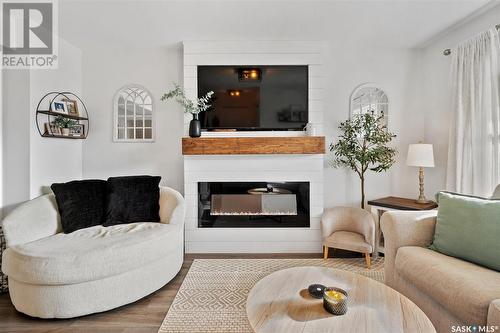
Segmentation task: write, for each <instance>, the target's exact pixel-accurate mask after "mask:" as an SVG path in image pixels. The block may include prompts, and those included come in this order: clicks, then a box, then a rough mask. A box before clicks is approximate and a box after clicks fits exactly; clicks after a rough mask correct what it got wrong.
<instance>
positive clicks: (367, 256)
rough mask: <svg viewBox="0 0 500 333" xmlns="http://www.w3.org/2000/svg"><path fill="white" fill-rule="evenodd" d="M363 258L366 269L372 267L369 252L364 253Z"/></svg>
mask: <svg viewBox="0 0 500 333" xmlns="http://www.w3.org/2000/svg"><path fill="white" fill-rule="evenodd" d="M365 259H366V267H367V268H368V269H371V268H372V263H371V258H370V254H369V253H368V252H367V253H365Z"/></svg>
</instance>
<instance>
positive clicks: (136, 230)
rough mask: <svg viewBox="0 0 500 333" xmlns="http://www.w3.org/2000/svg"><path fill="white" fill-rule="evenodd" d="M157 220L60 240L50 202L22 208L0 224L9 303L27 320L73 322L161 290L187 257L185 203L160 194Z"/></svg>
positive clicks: (47, 198) (164, 191)
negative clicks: (158, 219)
mask: <svg viewBox="0 0 500 333" xmlns="http://www.w3.org/2000/svg"><path fill="white" fill-rule="evenodd" d="M160 220H161V223H154V222H140V223H130V224H121V225H115V226H110V227H103V226H94V227H90V228H85V229H80V230H77V231H75V232H72V233H70V234H64V233H62V232H61V224H60V217H59V213H58V210H57V204H56V200H55V196H54V194H46V195H42V196H40V197H38V198H36V199H33V200H30V201H28V202H26V203H24V204H22V205H20V206H19V207H17V208H16V209H15V210H14V211H12V213H10V214H9V215H8V216H7V217H6V218H5V219H4V220H3V231H4V234H5V239H6V242H7V249H6V250H5V251H4V253H3V259H2V271H3V272H4V273H5V274H6V275H8V278H9V292H10V297H11V300H12V303H13V304H14V306H15V308H16V309H17V310H18V311H20V312H22V313H25V314H27V315H29V316H32V317H40V318H71V317H77V316H83V315H87V314H91V313H96V312H102V311H106V310H110V309H113V308H116V307H119V306H122V305H125V304H128V303H131V302H134V301H136V300H138V299H140V298H142V297H144V296H146V295H148V294H150V293H152V292H154V291H156V290H158V289H159V288H161V287H162V286H164V285H165V284H166V283H168V282H169V281H170V280H171V279H172V278H174V277H175V275H177V273H178V272H179V270H180V268H181V266H182V262H183V255H184V199H183V197H182V196H181V194H180V193H178V192H177V191H175V190H173V189H171V188H168V187H160Z"/></svg>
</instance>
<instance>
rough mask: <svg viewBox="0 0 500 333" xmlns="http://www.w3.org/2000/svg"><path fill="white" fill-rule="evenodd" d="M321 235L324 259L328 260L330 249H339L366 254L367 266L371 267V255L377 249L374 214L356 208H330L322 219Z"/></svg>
mask: <svg viewBox="0 0 500 333" xmlns="http://www.w3.org/2000/svg"><path fill="white" fill-rule="evenodd" d="M321 233H322V238H323V257H324V259H328V249H329V248H334V249H335V248H337V249H342V250H348V251H354V252H360V253H364V254H365V259H366V266H367V267H368V268H370V267H371V260H370V254H371V253H372V252H373V250H374V248H375V221H374V220H373V216H372V214H370V213H369V212H367V211H366V210H364V209H361V208H356V207H334V208H328V209H326V210H325V212H324V213H323V216H322V217H321Z"/></svg>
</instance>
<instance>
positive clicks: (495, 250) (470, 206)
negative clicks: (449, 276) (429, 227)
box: [430, 192, 500, 271]
mask: <svg viewBox="0 0 500 333" xmlns="http://www.w3.org/2000/svg"><path fill="white" fill-rule="evenodd" d="M437 198H438V202H439V208H438V215H437V223H436V231H435V233H434V241H433V243H432V245H431V246H430V248H431V249H432V250H436V251H438V252H441V253H443V254H446V255H449V256H452V257H457V258H461V259H464V260H467V261H470V262H473V263H476V264H479V265H482V266H485V267H488V268H491V269H494V270H496V271H500V200H494V199H484V198H479V197H472V196H465V195H460V194H456V193H450V192H439V193H438V194H437Z"/></svg>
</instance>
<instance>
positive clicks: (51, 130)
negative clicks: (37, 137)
mask: <svg viewBox="0 0 500 333" xmlns="http://www.w3.org/2000/svg"><path fill="white" fill-rule="evenodd" d="M43 125H44V129H45V132H44V133H43V134H44V135H61V130H60V128H59V127H57V126H55V125H54V124H52V123H44V124H43Z"/></svg>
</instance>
